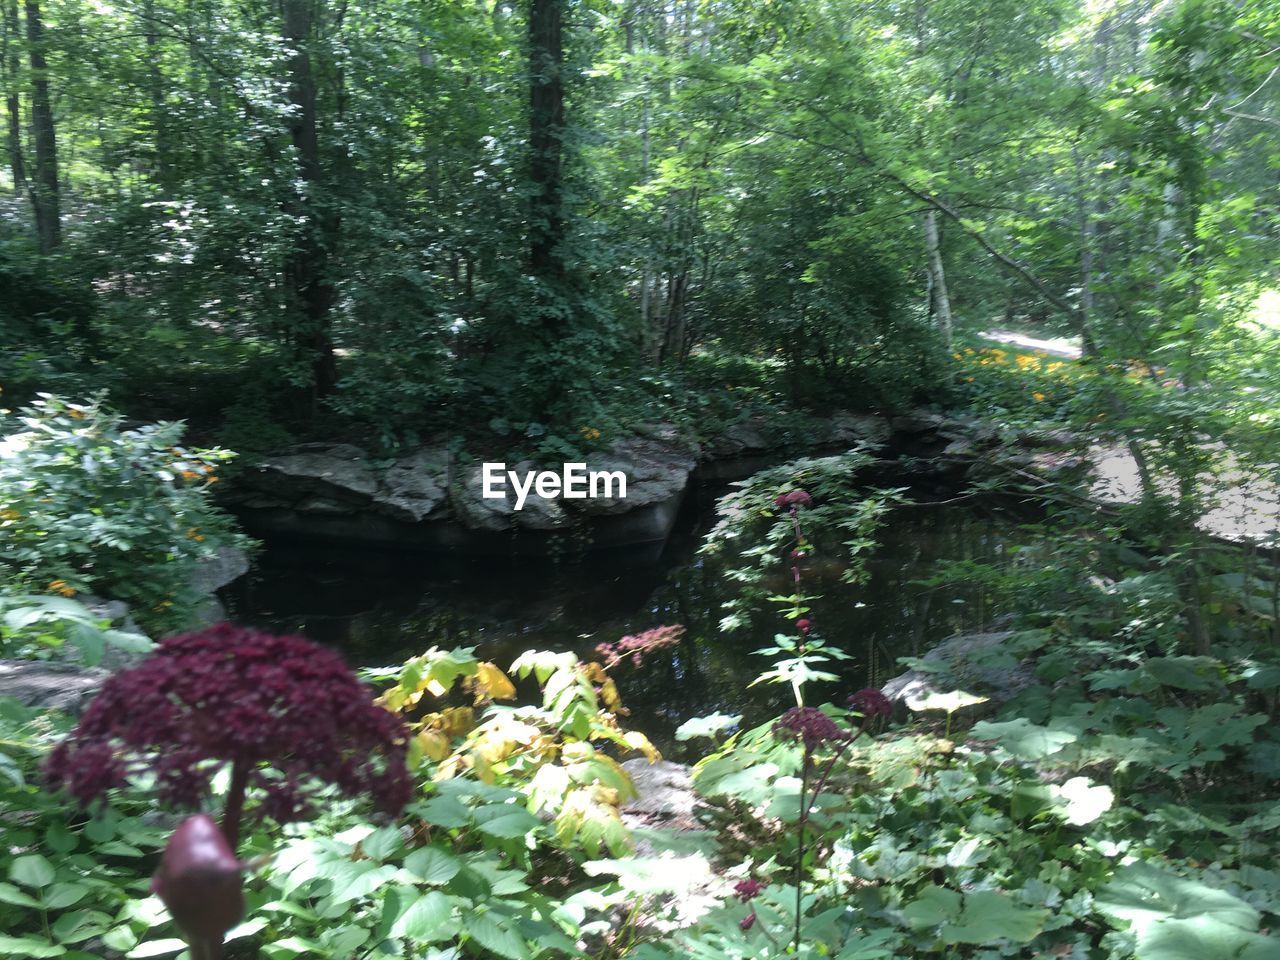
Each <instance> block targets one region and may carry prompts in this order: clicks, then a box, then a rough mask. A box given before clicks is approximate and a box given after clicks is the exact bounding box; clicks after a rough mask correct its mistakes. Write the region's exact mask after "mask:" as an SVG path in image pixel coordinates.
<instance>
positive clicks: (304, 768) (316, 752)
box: [46, 623, 412, 836]
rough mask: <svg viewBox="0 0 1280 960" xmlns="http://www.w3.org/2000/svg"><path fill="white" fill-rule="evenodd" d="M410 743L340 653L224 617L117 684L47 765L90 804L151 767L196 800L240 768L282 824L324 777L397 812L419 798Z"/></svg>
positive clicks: (169, 796)
mask: <svg viewBox="0 0 1280 960" xmlns="http://www.w3.org/2000/svg"><path fill="white" fill-rule="evenodd" d="M407 742H408V732H407V730H406V728H405V726H404V723H403V722H402V721H401V719H400V718H399V717H397V716H396V715H394V714H392V713H390V712H389V711H387V710H385V709H383V708H382V707H380V706H378V705H376V704H375V703H374V702H373V699H372V697H371V696H370V692H369V690H368V689H367V688H366V687H365V686H364V685H363V684H361V683H360V681H359V680H357V679H356V677H355V675H354V674H353V673H352V672H351V670H350V669H349V668H348V667H347V665H346V663H345V662H344V661H343V659H342V658H341V657H340V656H339V655H338V654H337V653H334V652H333V651H331V650H327V649H325V648H324V647H321V646H319V645H317V644H315V643H312V642H311V641H310V640H307V639H305V638H303V637H297V636H286V637H279V636H274V635H272V634H269V633H264V632H262V631H259V630H253V629H249V628H245V627H237V626H234V625H232V624H226V623H224V624H218V625H217V626H213V627H210V628H208V629H206V630H202V631H200V632H198V633H188V634H183V635H181V636H176V637H170V638H168V639H167V640H164V641H163V642H162V643H161V644H160V645H159V646H158V647H157V648H156V650H155V651H154V652H153V653H152V654H151V655H150V656H148V657H147V659H146V660H144V661H143V662H142V663H141V664H140V665H139V666H137V667H135V668H133V669H132V670H126V671H124V672H122V673H118V674H116V675H115V676H114V677H112V678H111V679H110V680H108V681H107V682H106V683H105V684H104V685H103V687H102V690H101V692H100V693H99V694H98V695H97V697H95V698H94V700H93V703H92V704H90V706H89V709H88V710H87V711H86V712H85V714H84V716H83V717H82V718H81V720H80V723H79V725H78V726H77V727H76V728H75V730H73V731H72V732H71V734H70V735H69V736H68V737H67V738H66V739H65V740H64V741H63V742H62V743H61V744H59V746H58V747H57V748H56V749H55V750H54V752H53V753H52V754H51V756H50V757H49V760H48V763H47V766H46V772H47V774H48V776H49V778H50V780H51V781H52V782H53V784H54V785H55V786H61V787H65V788H66V789H67V790H68V791H69V792H70V793H71V794H72V795H73V796H75V797H76V798H77V799H78V800H79V801H80V802H81V803H85V804H87V803H89V802H90V801H93V800H95V799H97V798H99V797H101V796H102V795H103V794H104V793H105V792H106V791H107V790H109V789H110V788H111V787H114V786H118V785H120V784H122V783H123V782H124V781H125V780H126V779H127V778H128V777H130V776H132V775H134V774H138V773H142V772H145V771H149V772H151V773H153V774H154V775H155V778H156V789H157V791H158V793H159V794H160V796H161V799H163V800H165V801H167V802H169V803H171V804H174V805H176V806H179V807H194V806H197V805H199V803H200V801H201V799H202V798H203V797H204V795H205V794H206V793H207V792H208V788H209V780H210V778H211V777H212V776H213V774H214V773H215V772H216V771H217V770H218V769H220V768H221V767H223V766H224V765H226V764H233V765H234V767H235V769H236V770H238V771H242V772H243V775H244V777H245V780H244V785H245V786H248V787H250V788H256V789H257V790H259V791H261V794H262V798H263V799H262V804H261V808H260V811H261V813H263V814H265V815H267V816H270V817H272V818H274V819H275V820H277V821H279V822H282V823H283V822H288V821H291V820H297V819H300V818H301V817H303V816H305V814H306V813H307V811H308V808H309V804H308V802H307V795H308V793H309V792H310V789H311V788H312V787H313V786H314V782H315V781H322V782H325V783H330V784H333V785H335V786H337V787H338V789H339V790H340V791H341V792H342V793H343V794H345V795H347V796H351V797H355V796H360V795H368V796H370V797H371V798H372V799H373V801H374V804H375V805H376V806H377V808H378V809H379V810H380V811H382V812H384V813H388V814H396V813H399V811H400V810H401V809H402V808H403V807H404V805H405V804H406V803H407V802H408V800H409V798H410V796H411V794H412V784H411V782H410V779H409V774H408V770H407V769H406V767H405V755H406V750H407ZM237 812H238V811H237ZM232 835H233V836H234V833H233V834H232Z"/></svg>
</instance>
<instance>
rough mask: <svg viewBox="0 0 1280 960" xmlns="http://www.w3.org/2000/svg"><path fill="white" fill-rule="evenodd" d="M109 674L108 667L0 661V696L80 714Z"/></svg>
mask: <svg viewBox="0 0 1280 960" xmlns="http://www.w3.org/2000/svg"><path fill="white" fill-rule="evenodd" d="M109 676H111V672H110V671H109V670H104V669H101V668H98V667H83V666H78V665H76V664H69V663H49V662H45V661H41V660H0V697H13V699H15V700H17V701H18V702H19V703H21V704H23V705H24V706H28V707H39V708H41V709H56V710H65V711H66V712H68V713H71V714H79V713H81V712H82V711H83V710H84V708H85V707H86V706H88V704H89V701H90V700H92V699H93V698H94V696H95V695H96V694H97V692H98V690H99V688H100V687H101V686H102V684H103V683H104V682H105V681H106V679H107V677H109Z"/></svg>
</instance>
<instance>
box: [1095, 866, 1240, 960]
mask: <svg viewBox="0 0 1280 960" xmlns="http://www.w3.org/2000/svg"><path fill="white" fill-rule="evenodd" d="M1096 902H1097V907H1098V909H1099V910H1100V911H1101V912H1102V913H1104V914H1106V915H1107V916H1109V917H1114V918H1115V919H1117V920H1121V921H1127V922H1128V924H1129V928H1130V929H1131V930H1133V931H1134V932H1135V933H1136V934H1137V935H1138V938H1139V941H1140V942H1141V941H1142V940H1143V939H1144V938H1146V937H1147V936H1148V934H1149V933H1150V932H1151V931H1152V930H1153V929H1154V928H1155V926H1156V925H1157V924H1159V923H1162V922H1165V921H1168V920H1193V919H1194V920H1197V921H1199V925H1198V926H1197V930H1198V931H1199V933H1200V935H1201V936H1206V937H1207V936H1216V935H1218V934H1222V935H1224V936H1225V935H1226V934H1227V933H1229V932H1230V931H1229V930H1223V928H1224V927H1225V928H1231V929H1232V930H1236V931H1240V930H1244V931H1246V932H1253V931H1254V930H1257V928H1258V923H1259V920H1260V917H1259V914H1258V911H1257V910H1256V909H1255V908H1254V907H1252V906H1251V905H1249V904H1248V903H1246V902H1245V901H1243V900H1241V899H1240V898H1239V897H1236V896H1234V895H1232V894H1230V893H1227V892H1226V891H1225V890H1219V889H1217V888H1215V887H1210V886H1208V885H1207V884H1204V883H1200V882H1199V881H1197V880H1192V879H1190V878H1187V877H1181V876H1178V875H1177V874H1174V873H1171V872H1169V871H1167V870H1164V869H1161V868H1159V867H1155V866H1153V865H1150V864H1145V863H1132V864H1129V865H1127V866H1124V867H1121V868H1120V869H1119V870H1117V871H1116V873H1115V876H1114V877H1113V878H1112V880H1111V882H1110V883H1108V884H1107V885H1106V886H1105V887H1103V888H1102V890H1100V891H1099V892H1098V896H1097V901H1096ZM1144 960H1146V958H1145V957H1144Z"/></svg>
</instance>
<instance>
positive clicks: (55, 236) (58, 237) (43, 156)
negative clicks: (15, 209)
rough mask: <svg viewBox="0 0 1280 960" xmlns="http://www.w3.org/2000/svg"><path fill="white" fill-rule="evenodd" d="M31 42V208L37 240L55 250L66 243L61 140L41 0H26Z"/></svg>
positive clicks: (44, 249) (47, 249) (43, 247)
mask: <svg viewBox="0 0 1280 960" xmlns="http://www.w3.org/2000/svg"><path fill="white" fill-rule="evenodd" d="M26 9H27V46H28V56H29V58H30V62H31V127H32V140H33V141H34V143H35V180H34V182H33V183H32V186H31V208H32V211H33V212H34V214H35V221H36V244H37V246H38V248H39V250H40V252H41V253H52V252H53V251H54V250H56V249H57V248H58V245H59V244H61V243H62V220H61V215H60V213H59V200H58V140H57V135H56V133H55V130H54V124H53V106H52V104H51V103H50V100H49V65H48V63H47V62H46V61H45V58H44V22H43V21H42V20H41V19H40V0H26Z"/></svg>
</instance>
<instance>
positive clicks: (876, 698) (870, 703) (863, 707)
mask: <svg viewBox="0 0 1280 960" xmlns="http://www.w3.org/2000/svg"><path fill="white" fill-rule="evenodd" d="M848 702H849V709H851V710H857V711H858V712H859V713H861V714H862V715H863V716H864V717H866V718H867V719H868V720H871V719H874V718H875V717H888V716H892V714H893V704H892V703H891V702H890V701H889V698H888V697H886V696H885V695H884V694H883V693H881V692H880V691H879V690H877V689H876V688H875V687H866V688H864V689H862V690H859V691H858V692H857V693H855V694H853V696H851V697H850V698H849V701H848Z"/></svg>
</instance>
